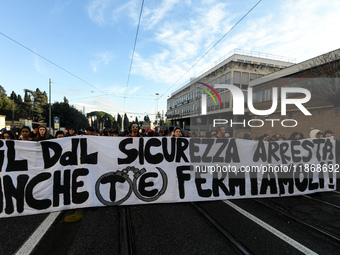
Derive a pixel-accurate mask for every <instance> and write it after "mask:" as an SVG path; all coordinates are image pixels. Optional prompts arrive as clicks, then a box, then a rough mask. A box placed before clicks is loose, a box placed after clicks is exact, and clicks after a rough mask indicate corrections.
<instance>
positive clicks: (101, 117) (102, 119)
mask: <svg viewBox="0 0 340 255" xmlns="http://www.w3.org/2000/svg"><path fill="white" fill-rule="evenodd" d="M87 117H88V118H92V120H93V125H94V126H96V127H97V128H98V129H109V128H112V127H113V121H114V120H115V118H114V117H113V116H112V115H111V114H109V113H106V112H102V111H93V112H90V113H88V114H87Z"/></svg>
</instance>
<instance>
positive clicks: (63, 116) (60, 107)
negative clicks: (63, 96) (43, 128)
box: [44, 102, 89, 130]
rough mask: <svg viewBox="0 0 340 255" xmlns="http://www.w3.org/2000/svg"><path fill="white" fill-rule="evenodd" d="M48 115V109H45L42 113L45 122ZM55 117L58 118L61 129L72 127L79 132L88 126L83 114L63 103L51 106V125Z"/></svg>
mask: <svg viewBox="0 0 340 255" xmlns="http://www.w3.org/2000/svg"><path fill="white" fill-rule="evenodd" d="M48 115H49V113H48V109H46V110H45V112H44V117H45V119H46V120H48ZM56 116H57V117H58V118H59V121H60V126H61V127H66V128H71V127H73V128H75V129H77V130H81V129H85V128H86V127H88V126H89V123H88V120H87V118H86V117H85V116H84V115H83V113H82V112H81V111H79V110H77V109H76V108H75V107H74V106H71V105H69V104H68V103H65V102H56V103H54V104H52V116H51V118H52V120H51V122H52V123H53V118H54V117H56Z"/></svg>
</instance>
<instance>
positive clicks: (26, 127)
mask: <svg viewBox="0 0 340 255" xmlns="http://www.w3.org/2000/svg"><path fill="white" fill-rule="evenodd" d="M23 129H28V132H31V128H30V127H29V126H23V127H22V128H21V129H20V133H21V131H22V130H23Z"/></svg>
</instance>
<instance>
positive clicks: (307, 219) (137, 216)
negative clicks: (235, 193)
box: [0, 192, 340, 255]
mask: <svg viewBox="0 0 340 255" xmlns="http://www.w3.org/2000/svg"><path fill="white" fill-rule="evenodd" d="M196 204H197V205H198V206H199V207H201V208H202V209H203V210H204V211H205V212H206V213H207V214H208V215H210V216H211V217H212V218H213V219H214V220H215V221H216V222H217V223H218V224H219V226H221V227H222V228H223V230H225V231H226V232H228V233H229V234H230V236H232V237H233V238H234V239H235V240H236V241H237V242H239V243H240V244H241V245H243V246H245V247H246V248H247V249H248V251H250V253H253V254H307V253H309V254H340V231H339V230H340V218H339V212H340V193H335V192H325V193H316V194H312V195H308V196H295V197H285V198H270V199H240V200H229V201H226V202H224V201H214V202H200V203H196ZM126 208H127V209H128V211H129V219H130V220H131V222H130V228H129V231H130V233H131V240H130V241H131V244H132V252H131V254H186V255H187V254H240V251H238V250H237V249H235V247H234V246H233V245H232V244H230V242H229V241H228V240H227V238H226V237H225V236H224V235H223V234H221V232H220V231H219V230H218V229H217V228H216V226H215V225H213V224H212V223H211V222H209V221H208V220H207V218H205V217H204V216H202V215H201V214H199V213H198V212H197V211H196V210H195V208H194V207H193V206H192V204H191V203H177V204H152V205H138V206H127V207H126ZM74 214H76V215H81V216H82V218H81V219H79V220H77V221H75V222H65V218H66V217H67V216H69V215H74ZM47 216H48V214H41V215H33V216H24V217H15V218H6V219H0V240H1V241H0V254H16V253H17V252H18V251H19V250H20V248H21V247H22V245H23V244H24V243H25V242H26V241H27V240H29V239H30V237H31V235H32V233H34V231H35V230H36V229H37V228H38V227H39V226H40V224H41V223H42V222H43V221H44V220H45V219H46V217H47ZM121 218H122V215H121V214H120V208H119V207H117V206H113V207H98V208H85V209H77V210H69V211H63V212H61V213H60V214H59V216H58V217H57V219H56V220H55V221H54V222H53V224H52V225H51V226H50V227H49V229H48V231H47V232H46V233H45V234H44V235H43V237H42V238H41V239H40V240H39V242H38V244H37V245H36V246H35V247H34V250H33V251H32V253H31V254H124V253H122V241H121V240H122V239H121V235H122V233H123V230H122V224H121ZM306 224H307V225H306ZM308 224H312V227H311V226H309V225H308ZM313 227H314V228H313ZM320 229H321V230H322V231H324V233H322V232H320V231H319V230H320ZM328 234H329V235H328ZM332 236H333V237H332ZM27 253H29V252H28V251H27ZM27 253H26V254H27ZM23 254H25V252H24V253H23ZM241 254H242V253H241Z"/></svg>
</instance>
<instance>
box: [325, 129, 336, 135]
mask: <svg viewBox="0 0 340 255" xmlns="http://www.w3.org/2000/svg"><path fill="white" fill-rule="evenodd" d="M324 134H325V135H327V134H332V135H333V134H334V132H333V131H331V130H326V131H325V133H324Z"/></svg>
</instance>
